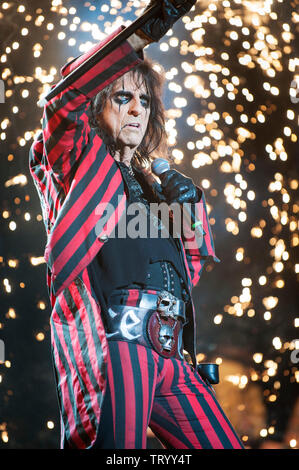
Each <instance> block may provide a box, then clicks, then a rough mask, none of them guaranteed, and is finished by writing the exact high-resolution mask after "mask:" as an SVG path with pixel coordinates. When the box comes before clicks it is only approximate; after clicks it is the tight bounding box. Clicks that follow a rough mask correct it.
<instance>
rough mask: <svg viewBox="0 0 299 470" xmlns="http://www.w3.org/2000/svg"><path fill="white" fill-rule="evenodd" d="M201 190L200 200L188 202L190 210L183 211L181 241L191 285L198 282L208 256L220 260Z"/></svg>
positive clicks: (216, 260)
mask: <svg viewBox="0 0 299 470" xmlns="http://www.w3.org/2000/svg"><path fill="white" fill-rule="evenodd" d="M201 192H202V196H201V199H200V201H199V202H197V203H196V204H190V205H189V207H190V209H191V210H189V211H183V229H182V242H183V245H184V251H185V254H186V263H187V266H188V269H189V273H190V279H191V282H192V286H193V287H194V286H196V284H197V283H198V281H199V278H200V275H201V273H202V270H203V267H204V264H205V262H206V260H207V259H208V258H209V257H210V258H211V259H213V261H215V262H220V260H219V258H217V256H216V253H215V248H214V240H213V235H212V230H211V226H210V222H209V216H208V211H207V203H206V198H205V195H204V192H203V190H202V189H201ZM191 211H192V213H193V217H194V220H195V223H196V227H195V229H192V228H191V223H192V222H191V217H190V213H191ZM194 220H193V221H194Z"/></svg>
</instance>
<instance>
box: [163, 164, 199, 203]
mask: <svg viewBox="0 0 299 470" xmlns="http://www.w3.org/2000/svg"><path fill="white" fill-rule="evenodd" d="M160 179H161V190H162V194H163V196H164V198H165V200H166V202H167V203H168V204H171V203H173V202H178V203H179V204H183V203H184V202H190V203H192V202H193V203H195V202H199V201H200V199H201V194H202V192H201V190H200V189H199V188H197V187H196V186H195V185H194V183H193V181H192V179H191V178H188V177H187V176H185V175H182V173H179V172H178V171H176V170H168V171H165V173H163V174H162V175H161V177H160Z"/></svg>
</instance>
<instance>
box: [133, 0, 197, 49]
mask: <svg viewBox="0 0 299 470" xmlns="http://www.w3.org/2000/svg"><path fill="white" fill-rule="evenodd" d="M159 1H161V10H160V11H161V14H160V15H159V16H154V17H152V18H151V19H149V20H148V21H147V23H146V24H145V25H144V26H142V27H141V28H140V29H139V30H137V31H136V33H137V34H139V35H140V36H143V35H144V36H145V37H146V38H147V39H149V40H150V41H151V42H157V41H159V40H160V39H161V38H162V37H163V36H164V34H165V33H167V31H168V30H169V29H170V28H171V27H172V25H173V24H174V23H175V22H176V21H177V20H178V19H180V18H181V17H182V16H184V15H185V14H186V13H187V12H188V11H189V10H190V9H191V8H192V7H193V5H195V3H196V0H158V2H159ZM155 3H157V0H151V1H150V3H149V4H148V6H147V7H146V9H145V10H144V11H147V10H148V9H149V8H150V7H152V6H153V4H155Z"/></svg>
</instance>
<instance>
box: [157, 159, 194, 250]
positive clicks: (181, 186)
mask: <svg viewBox="0 0 299 470" xmlns="http://www.w3.org/2000/svg"><path fill="white" fill-rule="evenodd" d="M152 172H153V174H154V175H156V176H158V177H159V178H160V181H161V190H160V191H158V192H159V194H158V197H160V199H161V200H163V199H164V200H165V201H166V202H167V203H168V204H172V203H178V204H180V205H181V206H182V209H183V212H184V214H185V217H186V219H187V221H188V223H187V225H188V226H189V223H190V227H191V231H192V232H193V234H194V232H195V235H196V243H197V246H201V243H202V236H203V230H202V222H201V220H199V219H198V217H197V213H196V210H195V207H194V205H195V204H196V203H197V202H199V201H200V200H201V196H202V191H201V190H200V189H199V188H197V187H196V186H195V185H194V183H193V181H192V179H191V178H188V177H187V176H184V175H182V173H180V172H178V171H176V170H171V169H170V165H169V163H168V161H167V160H164V159H163V158H157V159H155V160H154V161H153V162H152ZM161 196H162V197H161Z"/></svg>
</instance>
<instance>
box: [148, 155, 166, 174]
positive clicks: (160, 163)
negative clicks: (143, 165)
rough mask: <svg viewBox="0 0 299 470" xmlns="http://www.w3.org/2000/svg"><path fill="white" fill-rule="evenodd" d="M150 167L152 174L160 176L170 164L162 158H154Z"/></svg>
mask: <svg viewBox="0 0 299 470" xmlns="http://www.w3.org/2000/svg"><path fill="white" fill-rule="evenodd" d="M151 168H152V172H153V173H154V175H156V176H160V175H162V173H165V171H168V170H169V169H170V165H169V163H168V161H167V160H164V158H156V159H155V160H154V161H153V162H152V165H151Z"/></svg>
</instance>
